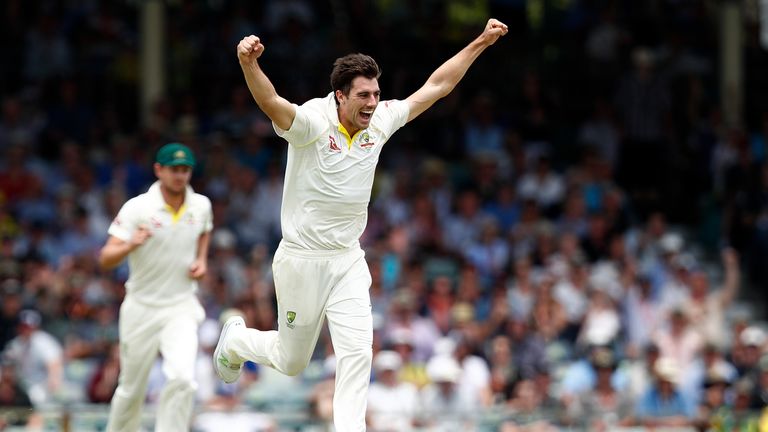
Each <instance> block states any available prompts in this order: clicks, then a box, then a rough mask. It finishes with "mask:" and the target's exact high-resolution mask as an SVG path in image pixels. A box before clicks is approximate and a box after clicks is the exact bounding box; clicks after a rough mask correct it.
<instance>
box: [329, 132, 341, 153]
mask: <svg viewBox="0 0 768 432" xmlns="http://www.w3.org/2000/svg"><path fill="white" fill-rule="evenodd" d="M328 149H329V150H330V151H332V152H340V151H341V147H339V145H338V144H336V138H334V137H333V135H328Z"/></svg>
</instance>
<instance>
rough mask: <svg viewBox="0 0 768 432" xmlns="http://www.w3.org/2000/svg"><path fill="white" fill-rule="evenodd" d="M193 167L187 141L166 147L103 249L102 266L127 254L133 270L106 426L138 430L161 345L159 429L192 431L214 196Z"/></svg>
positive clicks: (111, 431) (115, 430) (122, 316)
mask: <svg viewBox="0 0 768 432" xmlns="http://www.w3.org/2000/svg"><path fill="white" fill-rule="evenodd" d="M194 166H195V157H194V155H193V154H192V151H191V150H190V149H189V148H188V147H187V146H185V145H182V144H178V143H171V144H167V145H165V146H163V147H161V148H160V150H159V151H158V152H157V157H156V160H155V164H154V170H155V175H156V176H157V178H158V181H157V182H155V183H154V184H153V185H152V186H150V188H149V190H148V191H147V192H146V193H143V194H141V195H139V196H137V197H134V198H132V199H130V200H128V202H126V203H125V204H124V205H123V207H122V208H121V209H120V211H119V212H118V215H117V217H116V218H115V219H114V220H113V221H112V225H110V227H109V239H108V240H107V243H106V245H104V247H103V248H102V250H101V255H100V257H99V263H100V264H101V266H102V267H104V268H113V267H115V266H117V265H118V264H120V262H122V261H123V259H125V257H128V266H129V271H130V274H129V277H128V281H127V282H126V283H125V291H126V294H125V299H124V300H123V303H122V305H121V306H120V319H119V332H120V378H119V383H118V386H117V390H115V394H114V396H113V397H112V405H111V407H110V412H109V422H108V424H107V431H109V432H118V431H119V432H136V431H138V430H139V426H140V424H139V423H140V420H141V409H142V407H143V404H144V399H145V396H146V391H147V380H148V378H149V371H150V368H151V367H152V364H153V363H154V362H155V360H156V359H157V354H158V352H159V353H160V354H162V356H163V368H162V370H163V373H164V375H165V378H166V383H165V386H164V388H163V390H162V392H161V394H160V402H159V405H158V409H157V420H156V426H155V431H156V432H170V431H179V432H181V431H189V424H190V420H191V415H192V407H193V402H194V396H195V390H196V389H197V384H196V383H195V377H194V371H195V358H196V356H197V344H198V340H197V329H198V326H199V324H200V323H201V322H202V321H203V319H204V318H205V311H204V310H203V307H202V306H201V305H200V302H199V301H198V299H197V295H196V292H197V280H198V279H200V278H202V277H203V276H205V273H206V270H207V256H208V244H209V241H210V232H211V229H213V213H212V211H211V202H210V200H209V199H208V198H207V197H205V196H203V195H200V194H197V193H195V192H194V191H193V190H192V188H191V187H190V186H189V180H190V178H191V177H192V168H193V167H194Z"/></svg>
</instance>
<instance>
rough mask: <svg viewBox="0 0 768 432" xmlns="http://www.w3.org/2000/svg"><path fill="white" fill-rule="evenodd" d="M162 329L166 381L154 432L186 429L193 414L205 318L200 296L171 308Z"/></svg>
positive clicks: (183, 431)
mask: <svg viewBox="0 0 768 432" xmlns="http://www.w3.org/2000/svg"><path fill="white" fill-rule="evenodd" d="M166 314H167V322H166V325H165V327H164V328H163V329H162V331H161V332H160V353H161V354H162V356H163V374H164V375H165V378H166V382H165V385H164V387H163V390H162V392H161V393H160V401H159V404H158V408H157V422H156V428H155V432H174V431H178V432H186V431H188V430H189V423H190V419H191V417H192V407H193V405H194V401H195V391H196V390H197V382H196V381H195V361H196V359H197V347H198V340H197V330H198V326H199V325H200V322H201V321H202V320H203V319H204V318H205V311H204V310H203V308H202V306H200V303H199V302H198V301H197V299H195V298H192V299H190V300H189V301H187V302H184V303H182V304H179V305H177V306H175V307H174V308H172V309H169V310H168V312H166Z"/></svg>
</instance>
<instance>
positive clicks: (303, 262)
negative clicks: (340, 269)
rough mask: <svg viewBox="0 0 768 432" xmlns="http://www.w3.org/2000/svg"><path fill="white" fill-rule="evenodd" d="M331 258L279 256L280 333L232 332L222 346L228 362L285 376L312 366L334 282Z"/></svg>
mask: <svg viewBox="0 0 768 432" xmlns="http://www.w3.org/2000/svg"><path fill="white" fill-rule="evenodd" d="M327 263H328V261H327V260H324V259H312V258H303V257H295V256H287V255H286V254H284V253H280V250H279V249H278V253H276V254H275V258H274V261H273V263H272V269H273V274H274V279H275V292H276V295H277V314H278V315H277V317H278V329H277V330H276V331H275V330H271V331H260V330H256V329H240V328H237V329H233V330H232V331H230V332H229V334H228V335H227V337H226V339H227V340H226V341H224V342H222V343H223V351H224V354H225V356H228V355H231V356H232V358H228V361H230V362H235V363H242V361H244V360H250V361H253V362H256V363H259V364H262V365H266V366H270V367H273V368H275V369H277V370H278V371H280V372H282V373H284V374H286V375H297V374H299V373H300V372H301V371H302V370H304V368H305V367H306V366H307V364H308V363H309V360H310V359H311V357H312V352H313V351H314V349H315V344H316V343H317V338H318V336H319V335H320V329H321V328H322V323H323V319H324V316H323V311H324V307H325V302H326V299H327V298H328V293H329V291H330V289H329V288H328V287H330V286H333V281H332V280H330V279H329V276H330V275H329V273H328V271H327V270H326V268H327Z"/></svg>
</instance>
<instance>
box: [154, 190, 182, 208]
mask: <svg viewBox="0 0 768 432" xmlns="http://www.w3.org/2000/svg"><path fill="white" fill-rule="evenodd" d="M160 192H161V193H162V194H163V201H165V203H166V204H168V206H170V207H171V208H173V209H174V210H176V211H178V210H179V209H180V208H181V206H182V205H184V196H185V195H186V193H185V192H186V191H184V192H181V193H178V192H174V191H171V190H169V189H168V188H166V187H164V186H162V185H161V186H160Z"/></svg>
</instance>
